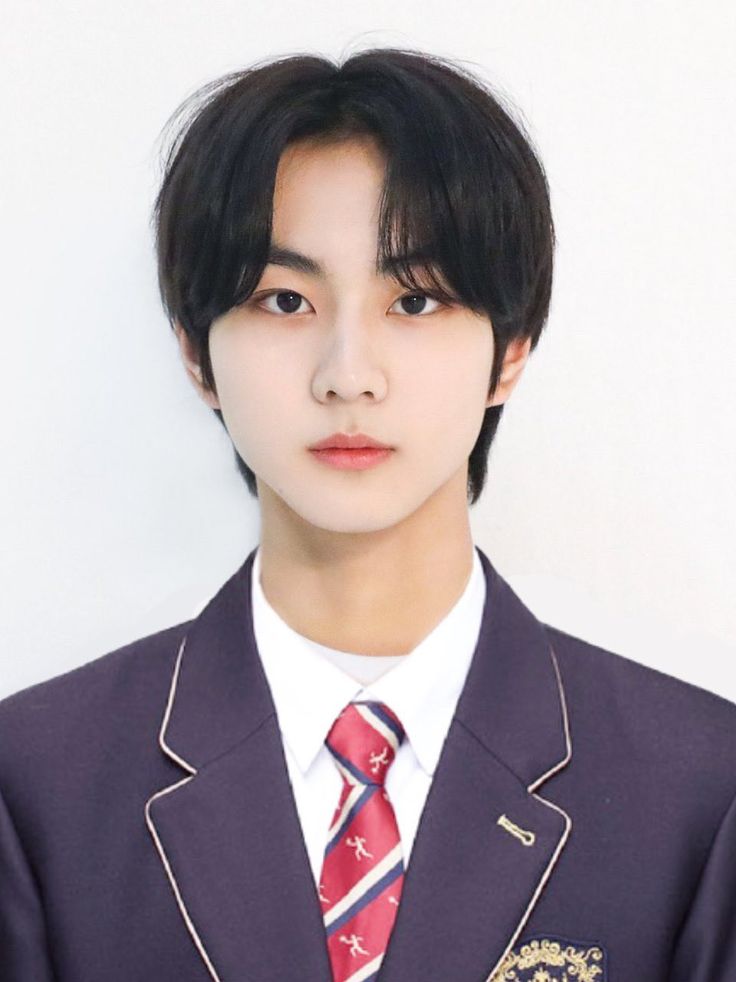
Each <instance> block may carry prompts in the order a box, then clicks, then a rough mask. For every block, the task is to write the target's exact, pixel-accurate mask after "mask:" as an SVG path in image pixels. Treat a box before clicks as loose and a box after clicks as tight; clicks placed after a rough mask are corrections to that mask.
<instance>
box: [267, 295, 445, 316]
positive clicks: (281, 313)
mask: <svg viewBox="0 0 736 982" xmlns="http://www.w3.org/2000/svg"><path fill="white" fill-rule="evenodd" d="M279 293H293V294H294V295H295V296H297V297H301V298H302V299H303V300H306V297H305V296H304V294H303V293H299V291H298V290H268V291H266V293H260V294H258V295H257V296H255V297H251V300H250V303H251V304H252V306H254V307H260V306H261V302H262V301H264V300H267V299H268V298H269V297H275V296H278V294H279ZM404 297H429V298H430V300H436V301H437V303H438V304H439V305H440V306H441V307H448V306H449V304H448V303H446V302H445V301H444V300H441V299H440V297H438V296H437V294H436V293H432V291H431V290H412V291H410V292H409V293H402V295H401V296H400V297H398V298H397V300H403V299H404ZM307 302H309V301H307ZM261 309H263V310H265V308H261ZM265 312H266V313H267V314H273V315H274V317H296V316H297V315H296V314H293V313H292V314H288V313H285V312H284V311H283V310H282V311H280V312H279V313H278V314H277V313H275V312H274V311H273V310H266V311H265ZM431 313H433V314H436V313H438V311H436V310H433V311H431ZM404 316H406V317H429V314H424V313H420V314H405V315H404Z"/></svg>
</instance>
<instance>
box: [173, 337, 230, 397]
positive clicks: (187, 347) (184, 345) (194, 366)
mask: <svg viewBox="0 0 736 982" xmlns="http://www.w3.org/2000/svg"><path fill="white" fill-rule="evenodd" d="M174 330H175V331H176V339H177V341H178V342H179V353H180V354H181V360H182V361H183V362H184V367H185V368H186V370H187V375H188V376H189V380H190V382H191V383H192V385H193V386H194V388H195V389H196V390H197V394H198V395H199V397H200V398H201V399H203V400H204V402H206V403H207V405H208V406H210V408H211V409H219V408H220V402H219V400H218V398H217V395H216V394H215V393H214V392H212V390H211V389H208V388H207V386H206V385H205V384H204V382H203V381H202V369H201V368H200V367H199V362H198V361H197V352H196V348H195V346H194V343H193V341H192V339H191V338H190V337H189V335H188V334H187V332H186V331H185V330H184V328H183V327H182V326H181V324H180V323H179V321H175V322H174Z"/></svg>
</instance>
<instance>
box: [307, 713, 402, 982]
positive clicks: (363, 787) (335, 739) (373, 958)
mask: <svg viewBox="0 0 736 982" xmlns="http://www.w3.org/2000/svg"><path fill="white" fill-rule="evenodd" d="M403 739H404V728H403V726H402V725H401V723H400V721H399V719H398V717H397V716H396V714H395V713H393V712H392V711H391V710H390V709H389V708H388V706H386V705H385V704H384V703H381V702H351V703H349V704H348V705H347V706H346V707H345V709H343V711H342V712H341V713H340V715H339V716H338V717H337V719H336V720H335V722H334V724H333V726H332V728H331V730H330V732H329V733H328V735H327V739H326V741H325V743H326V745H327V747H328V749H329V751H330V752H331V754H332V756H333V757H334V759H335V763H336V765H337V768H338V770H339V771H340V774H341V776H342V778H343V787H342V791H341V794H340V800H339V801H338V804H337V808H336V809H335V813H334V815H333V818H332V822H331V823H330V829H329V833H328V836H327V846H326V847H325V856H324V861H323V865H322V875H321V876H320V883H319V898H320V902H321V905H322V912H323V917H324V924H325V931H326V933H327V950H328V952H329V956H330V964H331V966H332V978H333V982H375V979H376V977H377V975H378V971H379V969H380V967H381V962H382V961H383V957H384V955H385V953H386V947H387V945H388V941H389V937H390V935H391V930H392V928H393V926H394V921H395V919H396V914H397V911H398V907H399V900H400V898H401V889H402V886H403V882H404V857H403V854H402V851H401V838H400V836H399V829H398V825H397V823H396V815H395V814H394V809H393V806H392V804H391V802H390V800H389V797H388V793H387V792H386V789H385V787H384V781H385V779H386V773H387V771H388V768H389V767H390V765H391V763H392V762H393V760H394V758H395V756H396V753H397V751H398V749H399V747H400V746H401V743H402V741H403Z"/></svg>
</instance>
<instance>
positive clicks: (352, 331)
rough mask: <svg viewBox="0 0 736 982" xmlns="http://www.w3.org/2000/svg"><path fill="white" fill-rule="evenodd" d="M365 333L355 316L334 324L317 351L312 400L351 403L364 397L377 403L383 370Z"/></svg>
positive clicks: (382, 389)
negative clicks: (321, 346) (337, 400)
mask: <svg viewBox="0 0 736 982" xmlns="http://www.w3.org/2000/svg"><path fill="white" fill-rule="evenodd" d="M368 335H369V332H368V330H367V329H366V328H365V326H364V325H362V324H360V323H359V322H358V321H357V320H356V319H355V318H353V319H352V320H351V321H350V322H348V321H347V319H343V321H342V322H339V323H336V324H335V325H334V327H333V329H332V330H331V331H330V334H329V337H328V339H327V340H326V341H325V342H324V346H323V348H322V349H321V351H319V352H318V354H317V363H316V367H315V370H314V375H313V378H312V391H313V394H314V397H315V398H316V399H318V400H319V401H320V402H327V401H328V400H330V399H332V398H338V399H342V400H344V401H345V402H353V401H355V400H356V399H359V398H360V397H361V396H366V397H369V398H370V399H371V401H374V402H378V401H381V400H383V399H384V398H385V397H386V389H387V379H386V373H385V370H384V367H383V364H382V361H381V357H380V355H379V353H378V351H377V350H376V345H375V344H371V339H370V338H369V336H368Z"/></svg>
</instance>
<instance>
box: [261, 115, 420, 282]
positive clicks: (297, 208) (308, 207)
mask: <svg viewBox="0 0 736 982" xmlns="http://www.w3.org/2000/svg"><path fill="white" fill-rule="evenodd" d="M385 176H386V158H385V154H384V153H383V151H382V150H381V148H380V146H379V144H378V142H377V140H375V139H374V138H373V137H371V136H370V135H369V134H368V135H366V136H362V135H360V136H352V137H343V138H340V139H339V140H337V139H334V138H333V139H309V140H301V141H298V142H297V143H294V144H292V145H290V146H288V147H287V148H286V150H285V151H284V153H283V154H282V156H281V159H280V161H279V166H278V170H277V174H276V183H275V187H274V198H273V219H272V238H271V244H270V247H269V253H268V260H267V261H268V263H269V264H270V265H274V266H281V267H285V268H288V269H293V270H295V271H297V272H300V273H303V274H304V275H307V276H313V277H315V278H317V279H325V278H327V277H328V276H329V265H330V261H329V259H328V258H327V257H332V258H333V259H335V258H337V259H340V260H342V259H345V260H346V261H349V258H350V255H351V254H358V253H359V254H361V255H362V256H363V260H364V257H365V255H367V254H370V256H371V260H372V262H373V268H374V271H375V272H376V273H377V274H378V275H381V276H393V275H395V273H396V271H397V270H398V269H400V268H401V267H402V265H403V267H404V268H406V266H411V267H412V268H413V269H414V270H416V271H417V273H419V272H421V270H422V269H427V268H429V267H431V266H433V265H435V264H434V261H433V257H432V253H431V250H430V249H429V248H427V247H426V246H424V247H421V246H417V247H413V248H411V249H404V250H403V251H402V252H401V253H399V254H397V253H394V254H392V255H380V254H379V252H380V250H379V248H378V239H377V232H378V219H379V208H380V199H381V193H382V191H383V186H384V181H385Z"/></svg>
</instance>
